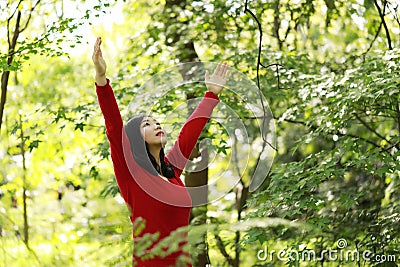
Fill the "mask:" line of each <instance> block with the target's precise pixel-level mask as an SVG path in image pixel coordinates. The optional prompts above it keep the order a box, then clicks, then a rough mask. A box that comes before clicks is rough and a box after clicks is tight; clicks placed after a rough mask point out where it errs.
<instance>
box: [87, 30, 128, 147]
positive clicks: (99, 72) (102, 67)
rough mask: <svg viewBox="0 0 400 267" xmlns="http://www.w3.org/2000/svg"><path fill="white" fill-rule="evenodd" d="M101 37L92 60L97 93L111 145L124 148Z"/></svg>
mask: <svg viewBox="0 0 400 267" xmlns="http://www.w3.org/2000/svg"><path fill="white" fill-rule="evenodd" d="M100 46H101V37H98V38H97V40H96V43H95V45H94V51H93V56H92V60H93V63H94V67H95V70H96V76H95V81H96V93H97V98H98V101H99V105H100V108H101V111H102V113H103V116H104V120H105V124H106V133H107V137H108V139H109V141H110V143H111V145H115V146H118V147H122V127H123V123H122V118H121V113H120V111H119V108H118V104H117V101H116V99H115V96H114V92H113V90H112V88H111V86H110V81H109V80H108V79H107V78H106V68H107V66H106V62H105V60H104V58H103V55H102V52H101V47H100Z"/></svg>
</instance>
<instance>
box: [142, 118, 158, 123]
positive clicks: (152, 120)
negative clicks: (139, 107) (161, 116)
mask: <svg viewBox="0 0 400 267" xmlns="http://www.w3.org/2000/svg"><path fill="white" fill-rule="evenodd" d="M142 122H153V123H156V122H157V120H156V119H154V118H153V117H144V118H143V120H142Z"/></svg>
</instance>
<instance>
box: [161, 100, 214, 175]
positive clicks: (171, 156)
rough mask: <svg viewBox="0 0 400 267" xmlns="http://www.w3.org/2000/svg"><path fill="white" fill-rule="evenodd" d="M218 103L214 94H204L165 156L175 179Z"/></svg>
mask: <svg viewBox="0 0 400 267" xmlns="http://www.w3.org/2000/svg"><path fill="white" fill-rule="evenodd" d="M218 103H219V98H218V96H217V95H216V94H214V93H212V92H206V94H205V95H204V97H203V99H202V100H201V102H200V103H199V105H198V106H197V108H196V110H195V111H194V112H193V113H192V115H191V116H190V117H189V119H188V120H187V121H186V123H185V124H184V125H183V127H182V130H181V132H180V133H179V136H178V140H177V141H176V142H175V144H174V146H173V147H172V149H171V151H170V152H169V153H168V154H167V156H166V158H167V161H168V162H169V163H170V164H171V165H172V166H174V169H175V176H176V177H179V176H180V175H181V173H182V171H183V169H184V168H185V165H186V162H187V161H188V159H189V156H190V153H192V150H193V148H194V146H195V145H196V143H197V139H198V138H199V136H200V133H201V131H202V130H203V128H204V126H205V125H206V123H207V121H208V120H209V118H210V116H211V113H212V111H213V109H214V107H215V106H216V105H217V104H218Z"/></svg>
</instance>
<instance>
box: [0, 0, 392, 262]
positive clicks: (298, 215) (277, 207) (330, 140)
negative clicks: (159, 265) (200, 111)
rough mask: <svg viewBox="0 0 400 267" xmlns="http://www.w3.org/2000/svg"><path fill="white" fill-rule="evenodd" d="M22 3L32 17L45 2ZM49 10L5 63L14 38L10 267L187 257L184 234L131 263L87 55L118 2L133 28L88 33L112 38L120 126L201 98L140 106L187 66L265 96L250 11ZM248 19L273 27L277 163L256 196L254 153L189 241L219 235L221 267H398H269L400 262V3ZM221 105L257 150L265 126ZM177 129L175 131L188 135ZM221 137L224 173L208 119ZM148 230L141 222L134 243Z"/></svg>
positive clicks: (302, 5)
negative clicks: (217, 70) (226, 73)
mask: <svg viewBox="0 0 400 267" xmlns="http://www.w3.org/2000/svg"><path fill="white" fill-rule="evenodd" d="M14 2H15V1H14ZM20 2H21V3H23V4H22V5H21V8H22V9H21V12H22V14H24V15H26V16H25V17H24V18H25V19H26V18H27V16H28V15H29V14H30V13H29V10H30V6H29V5H30V4H31V5H32V4H33V6H34V4H35V3H36V1H20ZM37 2H38V3H39V2H40V4H38V6H37V8H36V9H35V10H34V12H33V13H32V18H31V21H30V23H29V24H28V25H30V27H27V28H26V30H25V32H24V34H23V35H21V36H20V37H19V38H20V39H18V41H19V42H18V43H17V46H16V48H15V50H13V51H8V49H7V47H8V44H7V43H6V40H7V38H3V39H2V40H3V41H0V48H1V49H2V54H1V56H0V68H1V70H2V72H3V73H4V72H7V71H9V72H10V75H11V76H10V79H9V80H10V82H9V86H8V98H7V105H6V109H5V113H4V114H5V115H4V124H3V125H4V127H3V128H1V136H2V137H1V140H0V155H1V157H0V165H1V167H0V199H1V203H0V241H1V244H0V248H1V249H0V262H1V263H0V265H2V266H3V265H4V266H75V265H82V264H83V265H84V266H127V265H130V263H131V257H132V253H136V255H137V256H144V257H152V256H154V255H160V254H163V253H170V252H172V251H173V250H176V249H177V247H176V246H175V247H173V246H170V245H169V244H170V243H171V240H174V241H175V240H177V239H179V238H181V237H182V236H181V234H182V232H181V231H183V232H184V231H186V230H187V229H181V230H178V231H177V232H174V233H173V234H172V235H171V236H169V237H167V238H166V239H165V240H163V241H162V242H160V243H158V246H155V247H154V250H152V254H151V253H150V254H144V255H142V254H140V253H141V252H143V251H145V250H146V249H148V248H150V246H151V245H152V243H153V241H155V239H156V236H150V235H146V236H144V237H141V238H136V239H135V242H136V243H134V245H135V248H134V250H133V251H132V234H131V230H132V225H131V222H130V220H129V219H128V216H129V213H128V210H127V209H126V208H125V207H124V204H123V200H122V199H121V198H120V196H119V194H118V188H117V185H116V183H115V180H114V176H113V170H112V165H111V163H110V155H109V151H108V150H109V146H108V142H107V139H106V136H105V134H104V126H103V121H102V118H101V113H100V110H99V108H98V106H97V102H96V96H95V92H94V88H93V77H92V73H93V70H92V66H91V63H90V62H89V60H90V53H91V51H90V49H91V47H89V48H88V47H86V46H85V45H86V44H87V43H91V42H92V41H91V40H89V38H91V37H89V32H85V33H82V32H81V31H82V30H87V29H88V28H85V27H86V26H85V24H86V22H88V23H89V24H91V23H93V20H94V18H96V16H100V18H102V16H103V14H105V13H107V12H109V10H114V11H115V10H116V9H112V8H114V7H113V6H112V5H109V4H114V3H117V7H118V6H119V8H121V10H122V9H123V10H124V13H121V14H119V13H116V14H114V18H116V17H121V18H120V20H117V21H116V22H115V25H114V27H110V29H108V30H107V28H108V26H112V25H108V22H106V21H103V23H104V25H103V27H101V26H99V25H95V26H94V27H93V29H91V31H93V32H94V33H95V34H98V35H102V36H103V39H104V46H105V48H104V51H105V56H106V59H107V63H109V72H108V76H109V77H110V79H111V81H112V84H113V88H114V89H115V93H116V97H117V100H118V103H119V105H120V108H121V111H122V114H123V117H124V119H127V118H129V117H130V116H131V115H132V113H135V112H138V111H140V110H146V109H147V108H148V107H149V106H150V107H153V109H154V110H153V111H157V112H160V111H161V113H166V114H168V112H171V110H173V109H174V108H176V107H177V106H178V105H179V104H180V103H182V97H183V96H184V92H189V91H190V92H191V93H193V94H195V95H198V94H199V92H202V90H204V88H202V86H198V87H195V88H188V86H184V85H183V86H180V87H179V88H176V90H175V91H173V92H170V94H168V95H166V96H165V99H163V100H164V101H158V102H156V103H154V102H146V101H148V100H150V99H146V98H143V97H142V98H141V96H142V95H145V94H146V93H148V92H147V91H146V92H143V91H140V90H143V88H142V87H141V86H142V85H143V84H144V83H145V82H146V81H147V80H148V79H149V78H151V77H154V75H155V74H157V73H160V72H162V71H164V70H165V69H168V68H169V67H171V66H173V65H175V64H176V63H180V62H182V59H183V58H193V59H197V60H201V61H203V62H206V61H212V62H217V61H220V60H226V61H227V62H228V63H229V64H230V65H231V66H233V67H234V68H236V69H238V70H239V71H240V72H242V73H244V74H245V75H246V76H247V77H249V78H250V79H252V80H253V81H254V82H255V84H256V80H257V72H256V69H257V65H256V64H257V60H256V59H257V53H258V47H257V46H258V41H259V37H260V36H261V32H259V31H258V29H257V24H256V22H255V20H254V19H253V18H252V17H251V16H250V15H249V14H248V13H245V12H244V6H245V1H237V0H232V1H189V0H187V1H183V0H181V1H168V0H166V1H144V0H139V1H136V0H135V1H133V0H132V1H110V2H107V3H105V2H104V1H100V2H101V3H100V2H98V3H97V2H95V4H93V6H83V8H80V9H79V10H80V11H81V12H82V13H80V15H78V16H69V15H68V13H67V10H68V7H65V8H64V11H65V13H63V14H62V16H57V14H60V13H59V11H60V10H61V6H60V5H61V4H57V3H60V1H57V3H56V2H54V1H37ZM72 2H73V3H74V4H76V5H81V4H83V2H84V1H83V2H79V1H72ZM63 3H64V2H63ZM65 3H66V2H65ZM17 4H18V3H11V2H7V3H1V4H0V6H1V7H3V6H5V5H8V7H9V8H4V9H3V8H2V9H1V10H2V11H1V14H3V15H4V16H2V18H7V17H10V16H11V15H12V14H13V12H14V11H15V12H17V10H18V8H17ZM172 7H173V8H172ZM248 8H249V9H250V10H251V11H252V12H254V14H255V15H256V17H257V18H258V19H259V20H260V23H261V30H262V33H263V35H262V36H263V39H262V43H261V45H262V47H261V48H262V50H261V63H262V64H263V65H264V66H266V65H268V64H270V63H279V64H281V65H282V67H280V68H279V70H278V72H276V69H274V68H267V69H266V68H260V70H259V78H260V89H261V90H262V93H263V94H264V95H265V97H266V98H267V100H268V104H269V107H270V108H271V110H272V111H273V113H274V117H275V123H276V131H277V136H278V139H277V148H278V152H277V155H276V157H275V161H274V165H273V167H272V169H271V171H270V172H269V173H268V174H267V173H266V179H265V182H264V184H263V185H262V187H261V188H260V189H259V190H258V191H256V192H252V193H251V192H249V191H248V184H249V181H250V180H251V177H252V173H253V172H254V166H255V164H256V161H257V156H258V154H257V153H254V154H255V155H254V157H253V158H251V160H250V162H249V167H248V168H247V169H246V170H245V171H244V172H243V173H242V176H241V177H240V178H241V180H240V183H238V185H237V186H236V187H234V188H233V189H230V190H229V192H228V193H227V194H226V195H225V196H224V197H223V198H221V199H218V200H217V201H214V202H213V203H210V204H209V205H208V206H207V207H206V209H205V210H206V212H207V213H206V215H207V216H206V218H205V219H206V222H207V223H206V224H204V225H196V224H198V222H202V221H203V219H204V218H195V219H194V221H193V225H192V226H190V227H189V240H190V241H191V243H194V241H198V240H201V239H202V237H203V236H204V235H205V236H206V237H207V241H208V247H207V249H208V251H209V257H210V260H211V264H212V266H283V265H289V266H311V265H318V266H337V265H339V264H340V265H343V266H354V265H359V266H361V265H371V266H379V264H381V265H380V266H384V265H383V264H386V266H394V264H395V263H394V262H390V261H387V262H383V263H378V262H374V261H370V262H365V261H363V259H360V260H359V261H358V262H356V261H352V262H351V261H347V262H346V261H345V260H343V261H341V262H338V261H330V260H329V258H328V257H325V258H323V259H320V260H317V261H309V260H308V261H307V260H300V259H298V258H293V259H291V260H289V261H282V260H280V259H278V258H277V257H276V255H275V257H272V258H271V259H270V258H266V260H260V259H259V258H257V257H258V256H259V255H258V252H260V250H262V249H264V248H268V250H269V251H271V250H275V251H279V250H281V251H284V252H286V253H290V252H292V253H294V252H306V251H309V250H313V251H315V252H316V253H317V254H320V253H321V252H322V251H326V250H335V249H338V245H339V240H341V239H345V240H346V241H347V244H346V245H347V247H346V249H348V250H354V251H359V252H363V251H367V250H368V251H371V252H372V254H373V255H395V256H396V257H397V259H399V256H400V255H399V254H400V252H399V236H400V233H399V229H400V227H399V222H400V219H399V218H400V215H399V214H400V211H399V204H400V199H399V194H398V188H399V174H400V169H399V163H398V162H399V156H400V155H399V144H400V142H399V141H400V140H399V135H400V133H399V131H400V119H399V118H400V110H399V101H400V96H399V88H400V87H399V78H398V73H399V71H400V69H399V68H400V67H399V66H400V64H399V63H400V62H399V61H400V60H399V50H398V46H399V43H400V39H399V37H398V31H399V30H398V29H399V27H400V23H399V10H398V8H399V6H398V3H397V2H396V1H386V0H382V1H378V0H374V1H355V0H352V1H342V0H339V1H331V0H325V1H313V0H301V1H286V0H277V1H275V0H274V1H250V2H248ZM379 8H380V10H381V11H384V16H383V17H382V16H381V14H380V13H379ZM73 10H75V9H73ZM115 12H117V11H115ZM15 14H17V13H15ZM54 14H56V15H54ZM119 15H120V16H119ZM81 19H83V20H86V21H82V20H81ZM25 22H26V20H25ZM13 23H14V24H13ZM1 24H2V25H3V26H7V21H6V20H5V19H2V20H1ZM110 24H111V22H110ZM8 26H10V27H9V29H12V26H15V21H14V22H11V24H10V25H8ZM10 33H12V31H10ZM3 34H4V33H3ZM82 36H85V39H87V40H86V42H84V41H83V40H82V38H83V37H82ZM93 39H94V36H93ZM68 40H69V41H68ZM71 41H72V43H71ZM71 46H72V48H74V50H70V49H71V48H70V47H71ZM74 46H75V47H74ZM67 51H73V53H69V54H68V55H67V54H66V52H67ZM10 52H11V53H13V60H12V62H11V63H8V62H7V58H9V56H10ZM278 75H279V76H278ZM230 86H234V85H231V84H230ZM149 92H151V91H149ZM135 99H136V102H135ZM138 99H141V100H140V101H139V100H138ZM221 100H222V101H223V102H226V103H228V104H229V105H230V107H232V108H233V109H234V110H235V111H236V112H237V114H238V116H239V117H240V118H243V121H244V123H245V125H246V129H247V130H248V134H249V136H250V140H251V142H252V147H254V148H257V147H258V146H260V144H261V143H262V142H261V140H260V137H259V136H258V132H257V130H258V128H259V126H258V125H257V122H256V120H254V119H252V118H249V113H248V112H247V111H246V110H245V109H243V103H241V102H240V101H238V98H236V96H235V95H231V94H230V93H229V92H226V93H224V94H222V95H221ZM130 103H131V104H132V103H133V106H132V105H131V106H130V107H131V108H127V107H129V104H130ZM132 108H133V109H132ZM174 115H176V116H178V115H179V116H182V117H185V116H186V112H181V113H180V114H174ZM174 118H175V117H174ZM177 121H178V119H176V120H175V119H173V120H172V121H171V124H170V125H166V127H170V128H171V131H172V129H175V130H174V131H176V129H177V128H179V126H180V125H179V124H178V123H176V122H177ZM179 121H181V120H180V119H179ZM174 127H175V128H174ZM209 127H210V131H209V132H208V133H205V134H204V137H206V138H210V137H213V138H214V140H213V144H214V145H215V146H216V148H217V151H218V152H219V154H220V155H221V160H219V161H218V162H216V163H215V166H216V168H223V167H224V166H226V164H227V163H228V159H227V158H228V157H225V156H224V155H225V154H224V153H226V155H230V153H231V147H230V146H229V145H228V144H226V143H224V142H223V141H221V140H223V138H224V137H225V136H226V134H227V133H226V132H224V128H223V127H224V124H223V123H221V122H220V121H217V122H216V121H212V122H210V124H209ZM217 134H218V135H217ZM225 158H226V160H225ZM231 164H235V162H233V163H232V162H231ZM211 174H212V173H211ZM233 175H237V174H233ZM239 175H240V174H239ZM230 178H232V177H231V176H230V177H228V178H227V179H230ZM24 205H25V206H26V210H24ZM24 216H25V218H24ZM201 216H202V215H201ZM196 219H197V220H196ZM25 222H26V223H27V224H25ZM142 227H143V224H142V222H140V221H137V222H135V223H134V225H133V230H134V232H135V235H140V232H141V229H142ZM26 230H27V232H28V234H29V240H28V239H26V238H25V231H26ZM136 230H137V231H136ZM192 241H193V242H192ZM204 245H205V244H204ZM166 248H169V249H171V251H166ZM184 249H185V250H186V251H191V254H192V255H196V254H198V253H199V251H200V249H198V248H194V247H190V246H186V247H185V248H184ZM341 251H344V250H343V249H342V250H341ZM263 253H264V251H263ZM287 255H288V254H287ZM185 260H187V259H185ZM397 263H398V261H397ZM397 263H396V264H397ZM391 264H392V265H391Z"/></svg>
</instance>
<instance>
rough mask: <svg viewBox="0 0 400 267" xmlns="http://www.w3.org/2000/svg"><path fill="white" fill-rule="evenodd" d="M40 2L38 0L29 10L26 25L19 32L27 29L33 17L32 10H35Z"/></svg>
mask: <svg viewBox="0 0 400 267" xmlns="http://www.w3.org/2000/svg"><path fill="white" fill-rule="evenodd" d="M39 3H40V0H38V1H37V2H36V3H35V5H34V6H32V7H31V10H30V12H29V15H28V19H27V20H26V23H25V26H24V27H22V28H21V30H20V31H19V32H23V31H25V30H26V28H27V27H28V24H29V21H30V20H31V17H32V12H33V11H34V10H35V8H36V7H37V5H38V4H39Z"/></svg>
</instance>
